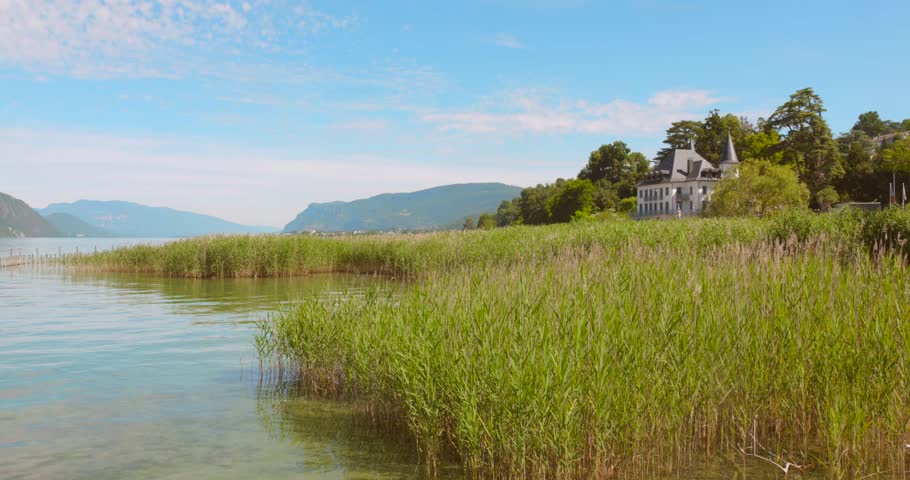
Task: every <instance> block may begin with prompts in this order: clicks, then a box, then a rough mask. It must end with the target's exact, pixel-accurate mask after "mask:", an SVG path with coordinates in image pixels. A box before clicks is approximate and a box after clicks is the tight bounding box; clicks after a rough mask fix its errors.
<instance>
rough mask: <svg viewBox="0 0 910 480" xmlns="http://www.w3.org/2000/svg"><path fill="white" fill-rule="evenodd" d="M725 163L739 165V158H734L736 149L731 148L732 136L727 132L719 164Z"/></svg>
mask: <svg viewBox="0 0 910 480" xmlns="http://www.w3.org/2000/svg"><path fill="white" fill-rule="evenodd" d="M725 163H734V164H736V163H739V158H737V157H736V149H735V148H733V136H732V135H730V132H727V143H726V144H724V153H722V154H721V156H720V164H721V165H723V164H725Z"/></svg>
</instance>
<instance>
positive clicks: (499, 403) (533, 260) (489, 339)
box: [257, 223, 910, 478]
mask: <svg viewBox="0 0 910 480" xmlns="http://www.w3.org/2000/svg"><path fill="white" fill-rule="evenodd" d="M642 225H646V226H645V227H639V226H638V225H637V224H636V225H632V226H629V227H626V228H633V229H636V228H646V229H651V230H650V232H651V233H652V234H654V235H657V234H660V235H663V236H662V237H661V238H660V239H657V238H653V237H652V238H650V241H644V242H626V240H627V238H625V237H623V236H621V235H620V236H617V237H610V239H611V241H612V242H614V243H609V242H604V241H602V240H603V239H604V238H607V237H608V234H607V233H606V232H612V230H610V229H607V230H600V229H599V228H603V227H598V228H595V229H593V230H590V231H589V230H587V227H567V228H565V229H550V230H546V229H543V230H541V232H543V233H541V234H538V235H537V238H536V241H537V242H542V243H539V244H538V245H544V246H545V247H552V248H547V249H548V250H549V251H548V252H547V253H546V254H542V255H538V256H531V257H525V258H523V259H522V260H521V261H519V262H511V263H509V264H504V263H502V262H497V261H496V260H495V259H493V260H488V261H486V262H481V263H477V264H473V265H472V266H470V267H469V268H461V267H457V268H455V267H453V268H450V269H446V270H443V271H438V272H436V273H430V274H427V275H425V276H424V277H422V278H421V280H420V281H419V282H417V283H416V284H415V285H414V286H413V288H412V289H411V290H410V291H408V292H406V293H404V294H402V295H400V296H396V297H388V296H384V295H382V294H379V293H375V294H371V295H367V296H365V297H352V298H340V299H334V300H324V299H323V300H311V301H306V302H303V303H302V304H299V305H297V306H294V307H292V308H290V309H289V310H286V311H283V312H280V313H278V314H275V315H273V316H271V317H269V319H268V320H267V321H264V322H262V323H261V324H260V325H259V333H258V338H257V345H258V346H259V348H260V353H261V355H262V356H263V358H280V359H282V360H283V362H284V365H285V368H290V367H288V365H293V369H292V371H293V372H295V373H294V374H295V375H299V377H300V379H301V381H302V382H304V383H305V384H306V385H308V386H309V388H311V389H312V390H313V391H315V392H321V393H322V394H326V395H344V396H347V397H350V398H353V399H355V400H356V401H358V402H361V403H362V404H363V405H366V406H367V407H368V408H366V410H368V411H370V412H373V413H372V414H373V415H374V417H378V418H380V419H381V420H382V421H383V422H385V423H393V424H394V423H398V424H400V425H402V426H403V427H405V428H407V429H408V430H409V431H410V432H411V433H412V434H413V436H414V438H415V439H416V441H417V444H418V445H419V446H420V448H421V450H422V452H423V454H424V455H425V458H426V460H427V462H428V464H429V465H430V466H431V467H432V466H433V465H434V464H435V463H436V462H437V461H439V459H440V458H443V457H444V456H446V455H449V454H454V455H457V458H459V459H460V460H461V461H462V462H463V463H464V464H465V466H466V467H467V468H468V469H469V470H471V471H474V472H477V473H479V474H483V475H493V476H501V477H512V478H517V477H536V478H555V477H557V476H564V477H576V478H590V477H609V476H611V475H616V474H622V473H623V472H630V471H642V470H644V471H648V469H651V468H659V469H663V468H667V467H668V465H670V466H673V465H676V466H678V465H684V464H685V463H686V459H687V458H691V457H693V456H696V455H702V454H705V453H709V452H713V451H721V452H727V453H729V452H735V453H737V454H738V455H739V454H741V452H744V453H745V454H746V455H747V456H749V457H751V456H752V455H753V454H758V455H761V456H763V457H767V458H769V459H774V460H777V461H779V462H781V463H782V464H783V462H782V460H784V459H785V460H787V461H791V462H794V463H797V464H799V465H801V466H803V468H804V469H809V468H822V469H826V470H827V471H830V472H831V473H832V474H834V475H841V474H851V473H863V474H866V473H875V472H879V471H882V470H885V471H887V470H889V469H890V471H895V470H900V469H902V468H903V465H904V462H905V456H906V455H907V454H908V453H910V452H907V449H906V447H905V446H904V445H905V444H907V443H910V440H908V431H910V425H908V420H910V321H908V320H907V319H908V318H910V312H908V309H910V275H908V273H910V272H908V268H907V266H906V263H905V262H904V261H903V259H901V258H898V257H896V256H893V255H891V254H881V255H878V256H870V255H866V254H864V253H863V254H856V252H853V251H852V250H855V249H856V248H857V247H856V246H855V245H845V244H843V243H840V242H831V241H830V240H828V239H826V238H823V237H816V239H815V240H807V241H805V242H804V243H802V244H800V248H799V252H798V253H794V249H793V248H792V246H787V245H784V244H781V243H775V242H771V241H759V242H755V241H751V240H749V238H751V236H752V235H751V234H749V235H745V236H744V238H745V240H749V241H742V242H726V243H724V242H721V243H719V244H713V242H707V243H698V242H693V240H694V239H693V238H692V237H690V236H687V235H686V234H682V233H680V230H677V228H678V227H676V226H675V225H683V224H674V226H665V225H664V224H658V223H650V224H642ZM716 225H717V224H712V223H697V224H687V227H686V228H691V227H692V226H695V228H697V229H701V230H700V233H701V234H704V235H710V234H711V233H712V229H713V228H719V227H716ZM576 228H577V229H578V230H577V231H573V229H576ZM664 229H666V230H664ZM721 230H722V229H721ZM520 231H521V230H520ZM527 232H531V231H530V230H528V231H527ZM639 233H641V232H639ZM723 233H724V234H725V235H727V234H729V233H730V232H723ZM546 234H552V235H554V236H557V237H558V236H560V235H562V236H571V238H572V241H567V242H560V241H556V240H552V239H551V241H552V243H547V241H545V240H544V238H542V237H545V235H546ZM588 235H590V237H588ZM674 235H678V237H673V236H674ZM667 236H669V237H673V238H670V239H669V240H667ZM584 238H590V239H591V240H592V242H591V243H585V242H583V241H578V240H579V239H584ZM724 238H728V237H724ZM478 240H480V238H478ZM446 241H454V240H452V238H447V240H446ZM557 245H558V247H557ZM529 250H530V249H525V250H524V251H525V253H527V252H528V251H529ZM286 371H287V370H286ZM753 432H754V436H753ZM772 468H773V467H772ZM795 468H796V467H793V469H795Z"/></svg>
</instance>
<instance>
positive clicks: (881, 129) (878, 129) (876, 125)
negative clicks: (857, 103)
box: [853, 112, 889, 137]
mask: <svg viewBox="0 0 910 480" xmlns="http://www.w3.org/2000/svg"><path fill="white" fill-rule="evenodd" d="M853 130H858V131H860V132H863V133H865V134H866V135H868V136H870V137H877V136H879V135H882V134H884V133H888V130H889V128H888V124H886V123H885V121H884V120H882V119H881V117H879V116H878V112H866V113H862V114H860V116H859V119H857V120H856V123H855V124H853Z"/></svg>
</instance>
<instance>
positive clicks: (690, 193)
mask: <svg viewBox="0 0 910 480" xmlns="http://www.w3.org/2000/svg"><path fill="white" fill-rule="evenodd" d="M689 195H692V187H689Z"/></svg>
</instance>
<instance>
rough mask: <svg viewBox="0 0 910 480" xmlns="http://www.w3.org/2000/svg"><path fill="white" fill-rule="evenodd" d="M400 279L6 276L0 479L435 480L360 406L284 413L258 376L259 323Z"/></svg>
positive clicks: (284, 404)
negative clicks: (362, 423) (288, 307)
mask: <svg viewBox="0 0 910 480" xmlns="http://www.w3.org/2000/svg"><path fill="white" fill-rule="evenodd" d="M86 240H94V239H86ZM20 242H24V243H26V245H25V248H30V249H31V250H34V248H35V244H28V243H27V241H22V240H20ZM56 247H57V245H51V248H54V249H56ZM2 248H3V246H2V245H0V254H2ZM7 248H9V247H7ZM39 248H41V247H40V246H39ZM387 283H388V282H387V281H386V280H382V279H377V278H373V277H364V276H339V275H322V276H313V277H305V278H295V279H268V280H263V279H259V280H251V279H244V280H187V279H167V278H155V277H149V276H138V275H114V274H84V273H83V274H77V273H72V272H69V273H67V272H61V271H57V272H54V271H48V270H41V271H39V270H24V269H4V270H0V478H3V479H32V478H34V479H46V478H72V479H81V478H85V479H89V478H91V479H103V478H169V479H182V478H187V479H189V478H192V479H199V478H314V479H322V478H326V479H329V478H417V477H419V476H421V474H422V467H420V466H418V461H417V458H416V456H415V455H414V453H413V452H412V451H411V449H410V448H407V446H405V445H402V444H400V443H398V442H395V441H389V440H387V439H383V438H381V437H380V436H378V435H375V434H372V433H371V432H370V431H369V430H370V429H365V428H354V419H353V417H352V414H351V409H350V408H349V407H348V406H347V405H345V404H343V403H338V402H318V401H308V400H303V399H300V398H294V397H290V398H285V397H281V398H278V399H277V401H276V397H275V395H274V394H273V392H272V391H271V389H270V388H267V387H265V388H264V387H262V386H261V385H259V382H258V381H259V375H258V373H257V371H256V366H257V365H258V362H257V361H256V359H255V351H254V349H253V346H252V334H253V325H252V324H251V322H253V321H255V320H257V319H259V318H262V317H263V316H264V315H265V314H266V312H269V311H272V310H274V309H275V308H277V307H278V306H280V305H281V304H282V303H284V302H288V301H291V300H294V299H297V298H300V297H304V296H309V295H331V294H333V293H337V292H340V291H343V290H346V291H357V290H359V289H365V288H371V287H373V286H376V285H377V284H379V285H380V287H382V288H394V286H392V285H387ZM276 419H277V421H279V422H280V423H281V425H278V426H277V427H279V428H276V425H275V422H276Z"/></svg>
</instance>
